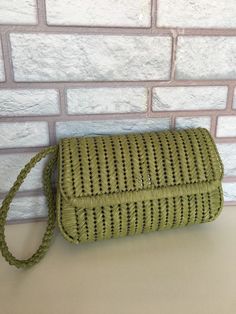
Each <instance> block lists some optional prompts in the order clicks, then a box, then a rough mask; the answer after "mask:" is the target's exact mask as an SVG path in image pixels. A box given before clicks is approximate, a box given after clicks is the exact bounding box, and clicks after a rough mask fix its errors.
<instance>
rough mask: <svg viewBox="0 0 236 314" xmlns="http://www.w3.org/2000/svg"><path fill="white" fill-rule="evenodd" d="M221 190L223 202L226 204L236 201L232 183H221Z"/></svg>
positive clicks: (234, 186) (234, 187) (235, 189)
mask: <svg viewBox="0 0 236 314" xmlns="http://www.w3.org/2000/svg"><path fill="white" fill-rule="evenodd" d="M223 190H224V200H225V201H226V202H228V201H231V202H235V201H236V184H235V183H233V182H224V183H223Z"/></svg>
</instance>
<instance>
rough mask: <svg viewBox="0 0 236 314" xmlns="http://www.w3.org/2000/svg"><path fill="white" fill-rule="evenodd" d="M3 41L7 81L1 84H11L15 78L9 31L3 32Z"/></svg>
mask: <svg viewBox="0 0 236 314" xmlns="http://www.w3.org/2000/svg"><path fill="white" fill-rule="evenodd" d="M1 39H2V40H1V42H2V54H3V62H4V70H5V81H4V82H2V83H1V85H6V84H11V82H12V81H13V78H14V74H13V68H12V62H11V60H12V58H10V57H9V56H10V55H11V53H10V43H9V39H8V34H7V33H5V32H4V33H2V35H1Z"/></svg>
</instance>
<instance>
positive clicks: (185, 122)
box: [176, 117, 211, 131]
mask: <svg viewBox="0 0 236 314" xmlns="http://www.w3.org/2000/svg"><path fill="white" fill-rule="evenodd" d="M176 127H177V128H181V129H185V128H197V127H201V128H206V129H208V131H210V128H211V118H210V117H177V118H176Z"/></svg>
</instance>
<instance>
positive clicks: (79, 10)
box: [46, 0, 151, 27]
mask: <svg viewBox="0 0 236 314" xmlns="http://www.w3.org/2000/svg"><path fill="white" fill-rule="evenodd" d="M46 11H47V23H48V24H49V25H79V26H126V27H148V26H150V18H151V1H150V0H135V1H133V0H119V1H117V0H86V1H84V0H47V1H46Z"/></svg>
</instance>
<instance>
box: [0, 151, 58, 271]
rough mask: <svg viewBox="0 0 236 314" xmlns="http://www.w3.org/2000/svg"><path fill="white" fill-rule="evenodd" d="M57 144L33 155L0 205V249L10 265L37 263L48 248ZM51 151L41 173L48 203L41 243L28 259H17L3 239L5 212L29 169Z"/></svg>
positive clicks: (53, 226)
mask: <svg viewBox="0 0 236 314" xmlns="http://www.w3.org/2000/svg"><path fill="white" fill-rule="evenodd" d="M57 150H58V148H57V146H52V147H49V148H46V149H43V150H42V151H41V152H39V153H38V154H37V155H35V156H34V157H33V158H32V159H31V160H30V162H29V163H28V164H26V165H25V167H24V168H23V169H22V170H21V172H20V174H19V175H18V177H17V179H16V181H15V183H14V184H13V186H12V188H11V189H10V191H9V192H8V194H7V196H6V197H5V199H4V201H3V203H2V207H1V209H0V250H1V253H2V255H3V257H5V259H6V261H7V262H8V263H9V264H10V265H14V266H16V267H17V268H25V267H29V266H33V265H34V264H36V263H38V262H39V261H40V260H41V259H42V258H43V256H44V255H45V253H46V252H47V250H48V247H49V245H50V241H51V238H52V236H53V230H54V228H55V222H56V211H55V202H54V196H53V192H52V188H51V182H50V181H51V176H52V172H53V168H54V164H55V163H56V160H57ZM51 153H53V157H52V158H51V159H50V160H49V162H48V164H47V165H46V167H45V169H44V173H43V186H44V193H45V195H46V197H47V204H48V221H47V227H46V231H45V233H44V236H43V239H42V244H41V245H40V247H39V248H38V249H37V251H36V252H35V253H34V254H33V255H32V256H31V257H30V258H28V259H26V260H19V259H17V258H16V257H14V256H13V255H12V254H11V252H10V251H9V249H8V246H7V243H6V240H5V234H4V232H5V224H6V218H7V212H8V210H9V206H10V204H11V202H12V199H13V198H14V196H15V194H16V192H17V191H18V190H19V188H20V186H21V184H22V183H23V182H24V180H25V178H26V176H27V175H28V174H29V172H30V171H31V169H32V168H33V167H34V166H35V165H36V164H37V163H38V162H39V161H40V160H41V159H42V158H44V157H46V156H47V155H48V154H51Z"/></svg>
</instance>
